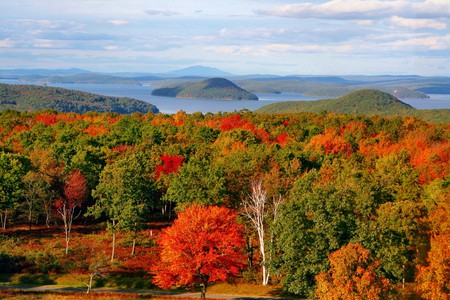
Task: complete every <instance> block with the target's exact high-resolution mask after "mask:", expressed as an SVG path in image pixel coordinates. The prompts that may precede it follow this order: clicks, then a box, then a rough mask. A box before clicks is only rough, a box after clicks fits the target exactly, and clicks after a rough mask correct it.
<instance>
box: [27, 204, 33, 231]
mask: <svg viewBox="0 0 450 300" xmlns="http://www.w3.org/2000/svg"><path fill="white" fill-rule="evenodd" d="M28 205H29V208H28V224H29V230H31V225H32V223H33V202H29V203H28Z"/></svg>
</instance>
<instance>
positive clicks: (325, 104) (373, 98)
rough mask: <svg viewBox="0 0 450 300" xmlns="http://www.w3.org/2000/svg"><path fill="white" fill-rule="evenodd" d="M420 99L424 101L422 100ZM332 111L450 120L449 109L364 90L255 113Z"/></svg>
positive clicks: (292, 102) (282, 105)
mask: <svg viewBox="0 0 450 300" xmlns="http://www.w3.org/2000/svg"><path fill="white" fill-rule="evenodd" d="M423 101H426V100H425V99H424V100H423ZM324 111H328V112H333V113H338V114H341V113H344V114H363V115H379V116H415V117H419V118H422V119H424V120H426V121H429V122H446V123H448V122H450V110H448V109H436V110H418V109H415V108H414V107H412V106H410V105H409V104H406V103H404V102H402V101H400V100H398V99H397V98H395V97H394V96H392V95H391V94H388V93H385V92H381V91H378V90H371V89H365V90H360V91H356V92H352V93H350V94H348V95H345V96H343V97H340V98H338V99H332V100H317V101H291V102H280V103H274V104H270V105H267V106H264V107H261V108H259V109H258V110H256V112H258V113H297V112H324Z"/></svg>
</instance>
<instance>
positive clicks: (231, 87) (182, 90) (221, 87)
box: [152, 78, 258, 100]
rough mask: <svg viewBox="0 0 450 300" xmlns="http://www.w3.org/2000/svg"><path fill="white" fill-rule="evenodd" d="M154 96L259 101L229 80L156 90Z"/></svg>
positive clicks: (216, 79) (206, 81) (186, 84)
mask: <svg viewBox="0 0 450 300" xmlns="http://www.w3.org/2000/svg"><path fill="white" fill-rule="evenodd" d="M152 96H163V97H176V98H188V99H212V100H258V97H257V96H256V95H255V94H252V93H250V92H248V91H246V90H244V89H242V88H240V87H239V86H237V85H236V84H234V83H233V82H231V81H230V80H228V79H225V78H210V79H207V80H204V81H201V82H195V83H184V84H182V85H176V86H170V87H162V88H158V89H154V90H153V91H152Z"/></svg>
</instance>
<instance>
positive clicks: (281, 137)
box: [276, 132, 289, 146]
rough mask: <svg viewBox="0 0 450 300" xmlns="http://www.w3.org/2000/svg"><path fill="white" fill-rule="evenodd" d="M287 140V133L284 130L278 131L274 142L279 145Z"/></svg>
mask: <svg viewBox="0 0 450 300" xmlns="http://www.w3.org/2000/svg"><path fill="white" fill-rule="evenodd" d="M288 142H289V135H288V134H287V133H286V132H283V133H280V134H279V135H278V136H277V139H276V143H277V144H278V145H280V146H286V145H287V143H288Z"/></svg>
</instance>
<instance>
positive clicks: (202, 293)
mask: <svg viewBox="0 0 450 300" xmlns="http://www.w3.org/2000/svg"><path fill="white" fill-rule="evenodd" d="M206 285H207V282H205V281H203V282H202V283H200V299H205V298H206Z"/></svg>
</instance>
